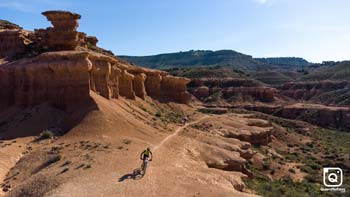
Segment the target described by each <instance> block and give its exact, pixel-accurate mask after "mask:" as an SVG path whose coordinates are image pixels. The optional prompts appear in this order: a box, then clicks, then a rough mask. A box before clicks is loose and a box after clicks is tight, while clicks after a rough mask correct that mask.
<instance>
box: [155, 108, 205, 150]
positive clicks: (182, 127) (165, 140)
mask: <svg viewBox="0 0 350 197" xmlns="http://www.w3.org/2000/svg"><path fill="white" fill-rule="evenodd" d="M207 117H209V116H207V115H205V116H203V117H201V118H199V119H198V120H196V121H193V122H189V123H186V124H185V125H183V126H181V127H179V128H177V129H176V130H175V132H174V133H172V134H170V135H168V136H167V137H166V138H164V139H163V140H162V141H161V142H160V143H159V144H158V145H157V146H155V147H154V148H153V152H155V151H156V150H157V149H158V148H160V147H161V146H162V145H163V144H164V143H165V142H167V141H168V140H170V139H171V138H173V137H174V136H176V135H178V134H179V133H180V131H182V130H183V129H184V128H186V127H188V126H190V125H193V124H196V123H198V122H200V121H201V120H203V119H205V118H207Z"/></svg>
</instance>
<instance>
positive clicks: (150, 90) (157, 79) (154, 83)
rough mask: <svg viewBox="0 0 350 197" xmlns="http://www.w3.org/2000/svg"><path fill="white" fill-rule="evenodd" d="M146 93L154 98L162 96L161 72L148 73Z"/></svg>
mask: <svg viewBox="0 0 350 197" xmlns="http://www.w3.org/2000/svg"><path fill="white" fill-rule="evenodd" d="M146 75H147V78H146V83H145V85H146V91H147V94H148V95H150V96H152V97H159V96H160V95H161V90H160V89H161V81H162V76H161V71H149V72H147V73H146Z"/></svg>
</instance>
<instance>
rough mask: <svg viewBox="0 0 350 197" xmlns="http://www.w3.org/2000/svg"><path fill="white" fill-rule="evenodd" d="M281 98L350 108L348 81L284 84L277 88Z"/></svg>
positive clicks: (349, 84) (349, 83) (349, 85)
mask: <svg viewBox="0 0 350 197" xmlns="http://www.w3.org/2000/svg"><path fill="white" fill-rule="evenodd" d="M279 89H280V90H279V93H280V94H281V95H283V96H287V97H290V98H293V99H295V100H304V101H312V102H314V103H321V104H325V105H332V106H350V82H349V81H328V80H326V81H308V82H292V83H286V84H284V85H283V86H281V87H280V88H279Z"/></svg>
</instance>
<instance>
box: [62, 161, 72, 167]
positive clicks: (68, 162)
mask: <svg viewBox="0 0 350 197" xmlns="http://www.w3.org/2000/svg"><path fill="white" fill-rule="evenodd" d="M71 163H72V161H70V160H67V161H65V162H64V163H63V164H62V166H61V167H63V166H68V165H69V164H71Z"/></svg>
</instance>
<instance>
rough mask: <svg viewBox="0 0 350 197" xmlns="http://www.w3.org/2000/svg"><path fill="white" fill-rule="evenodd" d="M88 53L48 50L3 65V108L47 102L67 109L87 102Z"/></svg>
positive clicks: (0, 94)
mask: <svg viewBox="0 0 350 197" xmlns="http://www.w3.org/2000/svg"><path fill="white" fill-rule="evenodd" d="M88 66H89V61H88V53H82V52H69V53H45V54H41V55H39V56H37V57H35V58H32V59H23V60H20V61H16V62H12V63H7V64H4V65H1V66H0V76H1V77H0V86H1V89H0V110H2V109H5V108H7V107H10V106H13V105H16V106H20V107H31V106H34V105H38V104H41V103H45V102H50V103H52V104H53V105H55V106H57V107H60V108H66V107H69V106H72V105H78V104H82V103H85V102H87V101H88V100H89V99H90V96H89V76H88V75H87V73H88Z"/></svg>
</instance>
